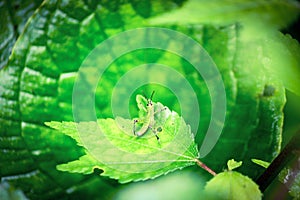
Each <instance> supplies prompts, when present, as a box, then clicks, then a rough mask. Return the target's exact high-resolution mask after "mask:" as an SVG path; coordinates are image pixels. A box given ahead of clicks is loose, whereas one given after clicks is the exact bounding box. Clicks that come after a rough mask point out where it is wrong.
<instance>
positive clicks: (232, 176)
mask: <svg viewBox="0 0 300 200" xmlns="http://www.w3.org/2000/svg"><path fill="white" fill-rule="evenodd" d="M205 194H206V196H205V197H206V198H205V199H218V200H240V199H243V200H250V199H251V200H255V199H261V197H262V194H261V192H260V190H259V188H258V185H257V184H256V183H255V182H254V181H252V180H251V179H250V178H249V177H247V176H244V175H242V174H240V173H238V172H234V171H226V172H222V173H219V174H218V175H217V176H215V177H214V178H212V179H211V180H210V181H209V182H207V184H206V186H205Z"/></svg>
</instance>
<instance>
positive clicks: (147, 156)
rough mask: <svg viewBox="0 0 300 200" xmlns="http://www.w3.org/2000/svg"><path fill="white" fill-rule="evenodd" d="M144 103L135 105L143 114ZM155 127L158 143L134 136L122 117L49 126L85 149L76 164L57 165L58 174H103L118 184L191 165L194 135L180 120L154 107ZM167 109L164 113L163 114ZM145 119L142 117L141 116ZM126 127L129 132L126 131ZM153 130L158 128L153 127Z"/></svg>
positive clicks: (157, 105)
mask: <svg viewBox="0 0 300 200" xmlns="http://www.w3.org/2000/svg"><path fill="white" fill-rule="evenodd" d="M145 102H146V99H145V98H144V97H142V96H140V95H139V96H137V104H138V105H139V108H140V109H141V110H143V108H144V107H143V106H141V105H142V104H143V103H145ZM153 106H154V107H155V112H158V113H157V114H156V115H155V126H159V127H161V129H162V131H161V132H159V133H158V135H159V138H160V139H159V140H157V139H156V137H154V135H153V133H152V132H153V130H152V129H148V131H147V132H146V134H145V135H144V136H142V137H138V136H135V135H134V134H133V131H132V128H133V120H126V119H123V118H121V117H117V118H116V120H113V119H99V120H98V123H96V122H79V123H72V122H62V123H59V122H48V123H46V125H48V126H50V127H52V128H55V129H57V130H59V131H61V132H63V133H65V134H67V135H69V136H71V137H72V138H73V139H75V140H76V141H77V143H78V144H79V145H80V146H83V147H85V149H86V155H84V156H82V157H80V158H79V160H76V161H72V162H69V163H67V164H62V165H58V166H57V168H58V169H59V170H61V171H68V172H76V173H83V174H90V173H93V171H94V169H95V168H99V169H101V170H103V173H102V174H101V175H102V176H109V177H110V178H114V179H118V180H119V182H121V183H126V182H130V181H139V180H146V179H152V178H155V177H157V176H160V175H163V174H167V173H168V172H171V171H174V170H177V169H182V168H184V167H186V166H190V165H194V164H195V159H197V157H198V150H197V147H196V144H195V143H194V139H193V138H194V135H193V134H192V133H191V130H190V127H189V126H188V125H186V123H185V122H184V120H183V119H182V117H180V116H179V115H178V114H177V113H176V112H174V111H170V110H169V109H167V108H166V107H164V106H163V105H162V104H161V103H154V102H153ZM162 108H166V110H162ZM141 117H144V116H141ZM128 127H129V128H128ZM153 128H154V129H156V128H157V127H153Z"/></svg>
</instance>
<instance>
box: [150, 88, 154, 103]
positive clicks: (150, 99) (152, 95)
mask: <svg viewBox="0 0 300 200" xmlns="http://www.w3.org/2000/svg"><path fill="white" fill-rule="evenodd" d="M154 92H155V90H153V91H152V94H151V96H150V100H151V101H152V97H153V95H154Z"/></svg>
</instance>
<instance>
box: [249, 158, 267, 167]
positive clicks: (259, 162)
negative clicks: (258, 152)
mask: <svg viewBox="0 0 300 200" xmlns="http://www.w3.org/2000/svg"><path fill="white" fill-rule="evenodd" d="M251 161H252V162H254V163H255V164H258V165H259V166H262V167H264V168H268V167H269V165H270V163H269V162H266V161H263V160H259V159H255V158H253V159H251Z"/></svg>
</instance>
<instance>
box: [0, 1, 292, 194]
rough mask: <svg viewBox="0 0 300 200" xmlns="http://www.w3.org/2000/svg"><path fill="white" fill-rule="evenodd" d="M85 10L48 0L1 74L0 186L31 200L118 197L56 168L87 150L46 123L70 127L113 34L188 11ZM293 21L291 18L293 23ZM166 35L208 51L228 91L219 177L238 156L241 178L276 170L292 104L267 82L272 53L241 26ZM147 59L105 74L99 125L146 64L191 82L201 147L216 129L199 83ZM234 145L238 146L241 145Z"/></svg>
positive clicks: (106, 6)
mask: <svg viewBox="0 0 300 200" xmlns="http://www.w3.org/2000/svg"><path fill="white" fill-rule="evenodd" d="M85 2H86V1H57V2H56V1H45V3H44V4H43V6H42V7H41V8H40V9H39V10H38V12H36V13H35V14H34V16H33V17H32V18H31V20H30V22H29V23H28V24H27V27H26V29H25V32H24V33H23V34H22V35H21V37H20V38H19V40H18V42H17V43H16V46H15V49H14V52H13V55H12V57H11V59H10V61H9V66H8V67H7V68H6V69H4V70H2V71H1V72H0V77H1V78H0V97H1V99H0V107H1V110H0V122H1V126H0V135H1V143H0V149H1V153H2V154H1V157H0V176H1V180H2V181H3V180H6V181H9V182H10V183H11V184H14V185H15V186H16V187H20V188H21V189H22V190H24V192H25V193H26V195H27V196H29V197H30V198H33V199H50V198H54V197H55V198H63V197H64V196H65V195H68V196H69V197H70V198H71V197H72V196H76V197H79V198H80V195H82V196H83V195H84V197H85V198H88V197H89V195H91V196H92V197H95V196H98V197H99V198H100V199H103V198H110V197H111V196H110V195H111V192H115V191H112V190H114V189H115V186H116V183H115V182H114V181H111V180H107V179H103V178H98V176H94V175H90V176H81V175H74V174H68V173H62V172H58V171H57V170H56V169H55V166H56V164H59V163H64V162H67V161H71V160H74V159H77V158H78V157H79V156H81V155H82V150H81V149H80V148H78V147H77V146H76V145H75V142H74V141H73V140H71V139H70V138H67V137H64V136H61V135H60V134H58V133H57V132H55V131H52V130H50V129H48V128H46V127H44V125H43V123H44V122H45V121H51V120H57V121H59V120H69V121H71V120H72V119H73V116H72V110H71V102H72V99H71V98H72V87H73V83H74V79H75V77H76V73H75V72H76V71H77V69H78V67H79V66H80V63H81V62H82V60H83V59H84V58H85V56H86V55H87V54H88V53H89V52H90V50H91V49H93V47H95V46H96V45H97V44H98V43H99V42H101V41H103V40H104V39H105V38H107V37H109V36H111V35H113V34H116V33H118V32H121V31H123V30H126V29H129V28H134V27H140V26H141V25H142V24H145V23H146V22H145V21H144V19H146V18H148V17H149V16H154V15H158V14H159V13H163V12H165V11H167V10H170V9H171V8H174V9H176V8H178V6H180V5H181V3H175V2H178V1H174V2H171V1H167V2H160V1H153V2H151V3H149V2H148V1H132V2H130V3H124V4H123V3H120V2H119V1H107V2H104V3H102V4H99V5H98V4H97V3H94V2H90V3H85ZM253 12H254V13H255V12H256V11H255V10H254V11H253ZM289 22H290V19H287V21H286V23H289ZM169 27H170V28H173V29H175V30H178V31H182V32H183V33H186V34H188V35H190V36H191V37H193V38H194V39H195V40H197V41H199V42H200V43H201V44H202V45H203V46H204V48H205V49H206V50H207V51H208V52H209V54H210V55H211V56H212V57H213V59H214V61H215V63H216V64H217V66H218V67H219V69H220V71H221V72H222V78H223V80H224V84H225V86H226V94H227V108H228V112H227V116H226V124H225V128H224V130H223V133H222V136H221V139H220V140H219V142H218V144H217V146H216V147H215V149H214V150H213V152H211V154H209V155H208V156H207V157H206V159H207V160H206V161H207V163H208V164H209V165H210V166H212V168H213V169H214V170H216V171H221V170H222V169H223V166H224V165H225V164H226V161H227V160H228V159H230V158H232V157H234V158H235V159H236V160H245V162H244V165H243V167H241V168H240V170H241V171H243V172H244V173H246V174H249V175H251V176H253V177H256V176H257V175H258V174H259V173H260V172H261V170H262V169H261V168H259V167H257V166H255V165H252V163H250V159H249V158H253V157H255V158H259V159H262V160H268V161H270V160H271V159H272V158H273V157H274V156H275V155H276V154H277V152H278V151H279V143H280V141H281V126H282V108H283V105H284V102H285V94H284V88H283V86H282V84H281V83H280V82H278V80H277V79H276V77H273V76H272V75H271V76H270V74H266V72H267V71H266V65H265V63H263V62H262V61H263V60H264V58H266V57H268V56H269V54H263V53H262V52H261V51H260V49H262V50H264V48H265V47H264V46H263V45H264V43H263V44H262V43H261V40H254V41H252V40H243V38H241V37H240V36H241V34H242V33H243V27H242V26H237V25H234V24H233V25H228V26H209V25H200V26H199V25H193V26H189V27H185V26H184V27H183V26H177V25H169ZM252 33H253V32H252ZM254 33H255V32H254ZM243 36H245V35H243ZM246 36H249V35H247V34H246ZM246 38H247V37H246ZM270 47H272V43H270V46H268V48H270ZM186 48H188V47H186ZM145 52H147V50H142V51H140V52H133V53H132V54H129V55H124V57H122V58H120V59H119V60H117V61H116V62H115V63H113V64H112V66H111V67H110V68H109V70H108V71H107V72H106V75H105V76H104V79H103V80H102V81H101V82H100V83H99V87H98V88H97V89H98V91H97V97H96V108H97V110H98V111H99V113H98V117H111V116H112V114H111V113H112V112H111V110H110V106H108V105H109V103H110V100H111V99H110V96H111V95H110V94H111V89H112V88H113V86H114V84H115V83H116V81H117V80H118V77H120V76H121V75H122V74H123V73H125V72H127V71H128V70H130V69H131V66H134V65H136V64H141V63H147V62H149V61H151V62H153V61H155V62H159V63H166V64H168V65H172V66H173V67H174V69H177V70H179V71H180V72H182V73H184V74H185V75H186V77H187V79H188V80H189V81H190V82H191V84H192V85H193V87H194V89H195V90H197V96H198V98H199V99H201V104H200V109H201V112H202V116H203V117H202V118H201V121H200V128H199V131H198V134H197V138H196V140H197V141H198V142H199V144H201V141H202V140H203V133H205V131H206V129H207V122H208V121H209V120H210V99H209V96H208V95H207V94H208V93H207V92H208V91H207V88H205V84H204V83H203V81H202V79H201V77H200V76H199V75H198V74H196V73H195V72H193V71H192V69H193V68H192V67H191V66H190V65H189V64H188V63H186V61H184V60H183V59H181V58H179V57H176V56H175V55H172V54H170V53H165V52H157V53H155V52H154V53H153V52H151V54H149V53H148V54H146V55H153V56H149V57H147V56H146V57H145V56H141V55H145ZM148 52H149V51H148ZM133 58H134V59H133ZM128 61H130V64H129V62H128ZM120 63H121V64H122V68H121V67H119V66H120ZM250 67H251V68H250ZM149 75H150V76H151V73H149ZM87 84H88V83H87ZM153 88H155V90H157V94H160V95H157V99H156V100H157V101H160V102H163V103H164V104H166V105H168V106H169V107H171V108H173V109H175V110H177V111H178V110H179V105H178V102H177V101H176V98H174V96H173V95H172V93H171V92H170V91H168V90H167V89H165V88H161V87H159V86H151V87H149V86H148V88H143V89H144V90H145V91H146V92H147V91H148V93H150V92H151V91H152V90H153ZM137 92H138V91H137ZM132 101H134V98H133V99H132ZM132 110H134V109H132ZM192 111H193V108H191V113H192ZM132 112H134V111H132ZM237 137H238V138H239V140H235V139H236V138H237ZM258 144H259V145H258ZM62 152H63V153H62ZM247 160H249V163H247ZM193 173H194V174H197V172H193ZM95 188H97V189H95ZM99 188H101V189H99ZM103 191H106V192H105V193H104V192H103Z"/></svg>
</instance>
